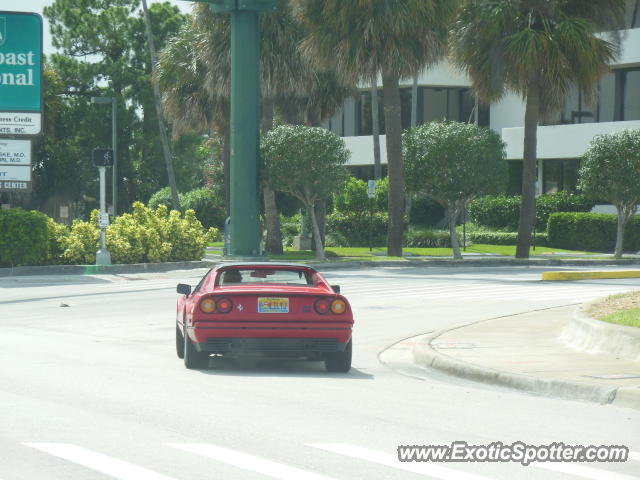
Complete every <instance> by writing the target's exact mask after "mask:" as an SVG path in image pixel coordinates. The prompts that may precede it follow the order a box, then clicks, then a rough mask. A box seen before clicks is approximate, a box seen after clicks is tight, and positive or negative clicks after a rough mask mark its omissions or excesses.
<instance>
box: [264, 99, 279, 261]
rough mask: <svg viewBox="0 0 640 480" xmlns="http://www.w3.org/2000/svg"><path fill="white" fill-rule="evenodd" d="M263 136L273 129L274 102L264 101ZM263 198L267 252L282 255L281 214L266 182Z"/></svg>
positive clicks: (274, 194)
mask: <svg viewBox="0 0 640 480" xmlns="http://www.w3.org/2000/svg"><path fill="white" fill-rule="evenodd" d="M261 117H262V118H261V121H262V134H263V135H264V134H266V133H267V132H268V131H269V130H271V128H272V127H273V102H272V101H271V100H269V99H265V98H263V99H262V116H261ZM262 198H263V201H264V223H265V227H266V229H267V239H266V242H265V243H266V250H267V252H269V253H275V254H281V253H283V249H282V232H281V230H280V213H279V212H278V205H277V204H276V192H275V191H274V190H273V189H272V188H271V187H269V185H267V184H266V183H265V182H262Z"/></svg>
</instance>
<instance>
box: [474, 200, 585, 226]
mask: <svg viewBox="0 0 640 480" xmlns="http://www.w3.org/2000/svg"><path fill="white" fill-rule="evenodd" d="M520 198H521V197H520V196H519V195H515V196H507V195H496V196H492V195H489V196H485V197H480V198H477V199H475V200H474V201H473V202H471V204H470V205H469V217H470V218H471V220H473V221H474V222H475V223H477V224H478V225H483V226H486V227H491V228H503V229H505V230H508V231H515V230H517V229H518V220H519V218H520ZM594 205H595V202H594V201H593V200H590V199H588V198H587V197H585V196H584V195H579V194H575V193H569V192H558V193H554V194H545V195H540V196H539V197H538V198H537V199H536V215H537V220H536V228H537V229H538V230H541V231H543V230H545V229H546V228H547V222H548V219H549V215H550V214H552V213H556V212H589V211H590V210H591V209H592V208H593V206H594Z"/></svg>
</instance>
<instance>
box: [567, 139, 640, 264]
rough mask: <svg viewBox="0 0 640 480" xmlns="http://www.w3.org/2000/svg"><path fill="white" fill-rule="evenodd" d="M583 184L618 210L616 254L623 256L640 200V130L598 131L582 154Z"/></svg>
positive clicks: (581, 183)
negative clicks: (606, 132) (624, 243)
mask: <svg viewBox="0 0 640 480" xmlns="http://www.w3.org/2000/svg"><path fill="white" fill-rule="evenodd" d="M578 178H579V184H578V185H579V188H580V189H582V190H583V191H584V192H585V193H587V194H589V195H593V196H594V197H596V198H599V199H603V200H606V201H608V202H611V203H612V204H613V205H615V206H616V210H617V211H618V228H617V233H616V247H615V251H614V256H615V257H616V258H620V257H622V242H623V239H624V230H625V227H626V226H627V223H628V222H629V220H630V219H631V217H632V216H633V214H634V213H635V211H636V209H637V208H638V205H639V204H640V130H624V131H622V132H620V133H614V134H606V135H597V136H596V137H595V138H594V139H593V140H592V141H591V143H590V144H589V148H588V150H587V151H586V153H585V154H584V155H583V157H582V165H581V167H580V171H579V173H578Z"/></svg>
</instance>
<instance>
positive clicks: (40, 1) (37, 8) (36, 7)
mask: <svg viewBox="0 0 640 480" xmlns="http://www.w3.org/2000/svg"><path fill="white" fill-rule="evenodd" d="M158 1H160V0H147V3H149V4H151V3H156V2H158ZM162 1H164V0H162ZM167 1H168V2H169V3H172V4H174V5H177V6H178V7H179V8H180V10H182V11H183V12H184V13H189V12H190V11H191V5H192V4H191V2H187V1H182V0H167ZM51 4H53V0H0V11H8V12H34V13H39V14H40V15H42V10H43V9H44V7H46V6H48V5H51ZM141 5H142V3H141ZM42 20H43V33H44V38H43V50H44V53H45V54H47V53H52V52H55V51H56V50H55V49H54V48H53V46H52V45H51V34H50V32H49V24H48V22H47V19H46V18H44V16H43V17H42Z"/></svg>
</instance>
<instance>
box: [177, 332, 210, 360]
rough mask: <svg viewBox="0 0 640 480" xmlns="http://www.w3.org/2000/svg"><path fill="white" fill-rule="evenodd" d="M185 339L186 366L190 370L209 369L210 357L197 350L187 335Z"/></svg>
mask: <svg viewBox="0 0 640 480" xmlns="http://www.w3.org/2000/svg"><path fill="white" fill-rule="evenodd" d="M183 337H184V366H185V367H187V368H189V369H197V368H207V367H208V366H209V355H208V354H207V353H202V352H199V351H197V350H196V347H195V346H194V345H193V342H192V341H191V339H190V338H189V335H187V333H186V331H185V334H184V335H183Z"/></svg>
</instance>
